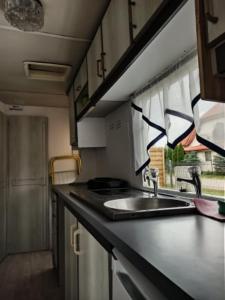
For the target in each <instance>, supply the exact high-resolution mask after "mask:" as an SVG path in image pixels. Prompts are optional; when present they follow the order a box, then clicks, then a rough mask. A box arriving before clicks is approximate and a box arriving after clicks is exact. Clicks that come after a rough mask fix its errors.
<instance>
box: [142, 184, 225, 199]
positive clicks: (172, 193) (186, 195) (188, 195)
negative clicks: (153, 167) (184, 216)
mask: <svg viewBox="0 0 225 300" xmlns="http://www.w3.org/2000/svg"><path fill="white" fill-rule="evenodd" d="M141 190H144V191H147V192H149V191H150V192H152V193H153V189H152V188H149V187H146V186H143V187H142V188H141ZM158 193H159V194H164V195H168V196H179V197H182V198H185V199H187V200H192V199H193V198H196V195H195V194H194V193H190V192H189V193H185V192H179V191H175V190H170V189H158ZM202 198H203V199H206V200H212V201H218V200H224V198H223V197H219V196H212V195H202Z"/></svg>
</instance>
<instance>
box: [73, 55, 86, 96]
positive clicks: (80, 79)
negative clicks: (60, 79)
mask: <svg viewBox="0 0 225 300" xmlns="http://www.w3.org/2000/svg"><path fill="white" fill-rule="evenodd" d="M86 83H87V60H86V58H85V59H84V61H83V63H82V65H81V67H80V70H79V72H78V73H77V76H76V78H75V82H74V91H75V93H74V94H75V100H76V99H77V97H78V96H79V95H80V92H81V91H82V89H83V88H84V86H85V84H86Z"/></svg>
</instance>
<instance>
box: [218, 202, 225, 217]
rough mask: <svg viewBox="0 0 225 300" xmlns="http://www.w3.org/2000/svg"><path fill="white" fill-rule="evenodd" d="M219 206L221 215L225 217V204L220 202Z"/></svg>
mask: <svg viewBox="0 0 225 300" xmlns="http://www.w3.org/2000/svg"><path fill="white" fill-rule="evenodd" d="M218 204H219V213H220V214H221V215H225V202H224V201H218Z"/></svg>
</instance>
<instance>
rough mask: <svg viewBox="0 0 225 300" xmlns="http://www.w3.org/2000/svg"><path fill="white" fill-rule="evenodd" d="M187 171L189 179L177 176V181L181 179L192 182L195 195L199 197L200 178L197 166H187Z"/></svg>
mask: <svg viewBox="0 0 225 300" xmlns="http://www.w3.org/2000/svg"><path fill="white" fill-rule="evenodd" d="M188 172H189V174H190V175H191V179H186V178H180V177H177V181H178V182H182V181H183V182H187V183H190V184H192V185H193V186H194V188H195V192H196V196H197V197H198V198H200V197H201V195H202V185H201V179H200V176H199V175H200V174H199V171H198V167H195V166H193V167H190V168H188Z"/></svg>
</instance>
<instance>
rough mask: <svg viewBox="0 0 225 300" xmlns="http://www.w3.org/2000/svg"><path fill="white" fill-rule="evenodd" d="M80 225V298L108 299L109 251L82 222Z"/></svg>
mask: <svg viewBox="0 0 225 300" xmlns="http://www.w3.org/2000/svg"><path fill="white" fill-rule="evenodd" d="M78 227H79V229H78V234H79V239H78V240H79V249H78V251H79V252H78V254H79V300H108V299H109V263H108V262H109V258H108V252H107V251H105V250H104V248H103V247H102V246H101V245H100V244H99V243H98V242H97V241H96V239H95V238H94V237H93V236H92V235H91V234H90V233H89V232H88V231H87V230H86V229H85V228H84V227H83V226H82V225H81V224H80V223H79V224H78Z"/></svg>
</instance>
